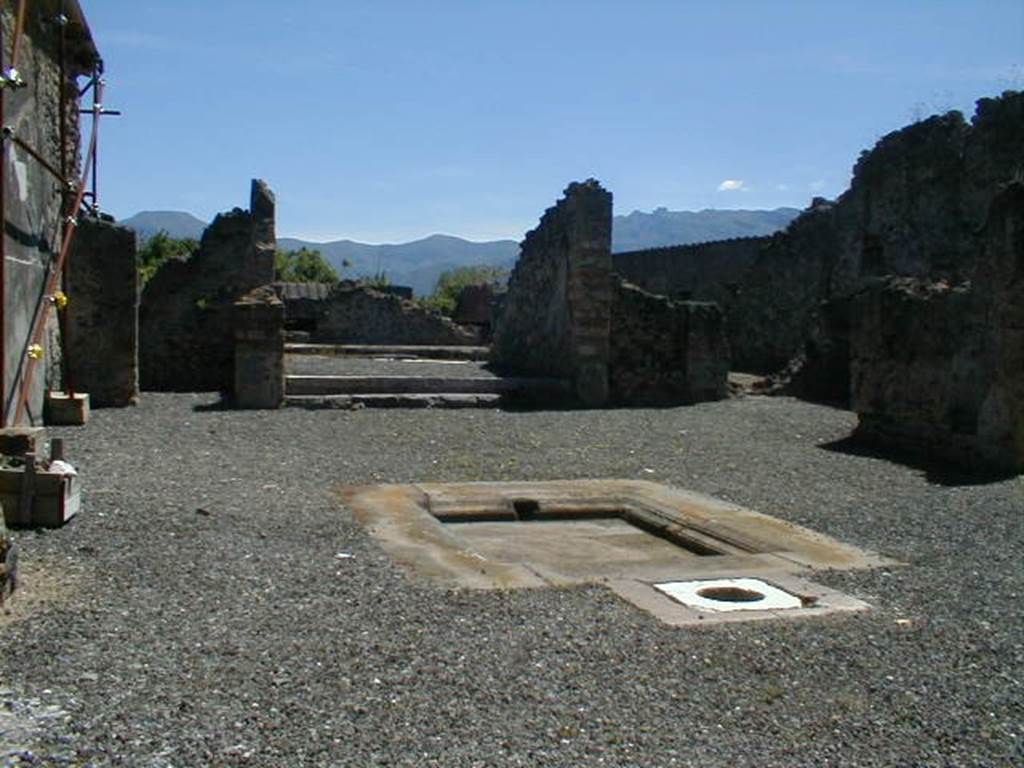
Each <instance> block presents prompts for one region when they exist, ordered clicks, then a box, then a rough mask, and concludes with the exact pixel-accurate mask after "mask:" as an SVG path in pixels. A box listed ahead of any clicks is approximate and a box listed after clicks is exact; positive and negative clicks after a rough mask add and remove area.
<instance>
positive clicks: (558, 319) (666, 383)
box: [492, 179, 728, 406]
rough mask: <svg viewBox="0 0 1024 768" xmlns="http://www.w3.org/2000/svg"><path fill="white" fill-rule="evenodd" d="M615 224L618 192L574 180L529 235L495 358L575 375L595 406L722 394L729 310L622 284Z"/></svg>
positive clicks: (500, 315)
mask: <svg viewBox="0 0 1024 768" xmlns="http://www.w3.org/2000/svg"><path fill="white" fill-rule="evenodd" d="M611 221H612V196H611V194H610V193H608V192H607V191H605V190H604V189H603V188H602V187H601V185H600V184H599V183H598V182H597V181H595V180H593V179H591V180H589V181H586V182H583V183H574V184H571V185H569V187H568V188H567V189H566V190H565V196H564V197H563V198H562V199H561V200H560V201H558V203H557V204H556V205H555V206H554V207H552V208H549V209H548V210H547V211H546V212H545V213H544V215H543V217H542V218H541V221H540V224H539V225H538V226H537V228H536V229H534V230H532V231H530V232H529V233H527V235H526V238H525V239H524V241H523V243H522V245H521V250H520V256H519V260H518V261H517V263H516V266H515V268H514V269H513V271H512V275H511V277H510V278H509V287H508V292H507V294H506V295H505V298H504V301H503V302H502V305H501V308H500V310H499V311H498V312H497V316H496V319H495V325H494V344H493V348H492V354H493V357H494V360H495V362H496V363H497V364H498V365H499V366H501V367H504V368H508V369H510V370H513V371H516V372H524V373H530V374H535V375H542V376H554V377H560V378H565V379H568V380H570V381H572V382H573V386H574V390H575V393H576V396H577V398H578V399H579V400H580V401H581V402H582V403H584V404H585V405H590V406H598V405H604V404H606V403H614V404H623V405H626V404H659V405H660V404H678V403H683V402H694V401H696V400H704V399H715V398H718V397H723V396H724V394H725V386H726V381H725V377H726V372H727V370H728V346H727V344H726V343H725V340H724V337H723V334H722V319H721V314H720V313H719V312H718V310H717V308H716V307H714V306H713V305H707V304H691V303H687V302H675V301H672V300H670V299H668V298H666V297H664V296H656V295H654V294H651V293H647V292H644V291H642V290H640V289H638V288H636V287H635V286H630V285H623V284H622V282H621V281H620V280H619V279H618V277H617V276H615V275H614V273H613V272H612V259H611Z"/></svg>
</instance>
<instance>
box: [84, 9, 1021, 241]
mask: <svg viewBox="0 0 1024 768" xmlns="http://www.w3.org/2000/svg"><path fill="white" fill-rule="evenodd" d="M81 2H82V6H83V8H84V10H85V13H86V16H87V17H88V19H89V22H90V25H91V27H92V32H93V37H94V38H95V40H96V43H97V45H98V47H99V49H100V51H101V53H102V55H103V57H104V59H105V62H106V68H107V78H106V79H107V83H108V91H107V97H106V99H105V101H106V106H108V107H110V108H116V109H121V110H123V111H124V115H123V116H122V117H116V118H109V119H107V120H106V121H105V122H104V124H103V128H102V133H101V151H102V157H101V167H100V202H101V204H102V205H103V207H104V208H106V209H107V210H108V211H110V212H112V213H114V214H115V215H116V216H119V217H127V216H129V215H131V214H133V213H135V212H137V211H140V210H154V209H159V210H185V211H189V212H192V213H194V214H196V215H198V216H200V217H201V218H204V219H206V218H212V216H213V215H214V214H215V213H216V212H218V211H221V210H227V209H230V208H232V207H234V206H241V207H245V206H246V205H247V203H248V188H249V186H248V185H249V179H250V178H253V177H260V178H264V179H266V180H267V181H268V182H269V183H270V185H271V186H272V188H273V189H274V190H275V192H276V193H277V197H278V232H279V234H282V235H290V236H296V237H303V238H306V239H311V240H331V239H340V238H351V239H355V240H363V241H367V242H400V241H405V240H410V239H414V238H417V237H421V236H425V235H428V234H431V233H434V232H443V233H448V234H455V235H461V236H464V237H469V238H471V239H492V238H501V237H510V238H514V239H519V238H521V237H522V235H523V233H524V232H525V231H526V230H528V229H530V228H531V227H533V226H535V225H536V222H537V220H538V218H539V216H540V215H541V213H542V212H543V210H544V209H545V208H546V207H547V206H549V205H551V204H552V203H553V202H554V201H555V199H556V198H557V197H559V196H560V194H561V191H562V190H563V189H564V188H565V186H566V185H567V184H568V182H570V181H573V180H580V179H585V178H588V177H591V176H593V177H596V178H598V179H600V180H601V182H602V183H604V185H605V186H606V187H607V188H609V189H610V190H611V191H612V192H613V194H614V196H615V211H616V213H629V212H630V211H632V210H634V209H640V210H651V209H653V208H655V207H657V206H665V207H667V208H669V209H672V210H698V209H701V208H774V207H777V206H783V205H789V206H795V207H804V206H805V205H806V204H807V203H808V201H809V200H810V198H811V197H812V196H813V195H825V196H830V197H831V196H835V195H838V194H839V193H841V192H842V191H843V190H844V189H845V188H846V187H847V185H848V183H849V177H850V170H851V168H852V166H853V163H854V162H855V161H856V159H857V156H858V154H859V153H860V152H861V151H862V150H863V149H866V148H869V147H870V146H872V145H873V144H874V142H875V141H877V139H878V138H880V137H881V136H883V135H884V134H886V133H888V132H889V131H891V130H895V129H896V128H899V127H901V126H902V125H905V124H906V123H909V122H912V121H913V120H914V119H917V118H919V117H922V116H926V115H928V114H930V113H932V112H936V111H945V110H947V109H960V110H962V111H964V112H965V113H967V114H968V115H970V114H971V113H972V112H973V104H974V101H975V100H976V99H977V98H980V97H982V96H993V95H996V94H998V93H1000V92H1001V91H1003V90H1006V89H1009V88H1014V89H1024V2H1022V1H1021V0H1005V1H1004V0H963V1H961V2H946V1H945V0H927V1H922V2H915V1H913V0H907V1H903V0H889V1H888V2H879V1H876V0H857V2H852V1H850V2H839V1H831V2H824V1H822V0H814V1H812V0H806V1H798V0H793V1H792V2H789V1H786V0H759V1H756V2H743V1H741V0H693V1H688V0H675V1H670V0H546V1H540V0H432V2H426V1H424V2H413V1H412V0H372V1H368V2H363V1H362V0H293V1H292V2H280V0H275V1H274V2H270V1H269V0H247V1H246V2H241V1H240V0H203V1H198V0H174V2H171V1H170V0H166V1H163V0H161V1H159V2H157V1H152V0H81Z"/></svg>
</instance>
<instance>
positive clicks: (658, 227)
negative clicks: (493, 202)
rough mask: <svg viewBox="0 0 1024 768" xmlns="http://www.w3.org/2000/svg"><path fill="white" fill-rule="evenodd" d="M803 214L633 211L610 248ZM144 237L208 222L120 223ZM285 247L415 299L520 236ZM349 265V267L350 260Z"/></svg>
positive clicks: (188, 217) (150, 217)
mask: <svg viewBox="0 0 1024 768" xmlns="http://www.w3.org/2000/svg"><path fill="white" fill-rule="evenodd" d="M799 213H800V211H798V210H797V209H796V208H776V209H775V210H773V211H745V210H703V211H669V210H667V209H665V208H658V209H656V210H654V211H652V212H651V213H643V212H641V211H633V213H631V214H629V215H628V216H616V217H615V218H614V220H613V222H612V250H613V251H632V250H637V249H640V248H657V247H659V246H664V245H685V244H687V243H701V242H706V241H708V240H724V239H726V238H730V237H751V236H755V235H769V234H771V233H773V232H776V231H778V230H780V229H783V228H785V226H786V225H787V224H789V222H790V221H792V220H793V219H794V218H795V217H796V216H797V215H798V214H799ZM121 223H122V224H124V225H125V226H129V227H133V228H134V229H135V231H136V232H138V233H139V234H140V236H141V237H143V238H145V237H150V236H152V235H154V234H156V233H157V232H159V231H160V230H164V231H166V232H167V234H169V235H170V236H171V237H178V238H183V237H192V238H196V239H199V237H200V236H201V235H202V233H203V229H204V228H205V227H206V224H204V223H203V222H202V221H200V220H199V219H197V218H196V217H195V216H193V215H192V214H190V213H183V212H180V211H143V212H142V213H137V214H135V215H134V216H132V217H131V218H129V219H125V220H124V221H122V222H121ZM277 243H278V246H279V247H280V248H282V249H292V250H295V249H299V248H311V249H316V250H318V251H320V252H321V253H322V254H323V255H324V257H325V258H326V259H327V260H328V261H329V262H330V263H331V265H332V266H333V267H334V268H335V270H337V272H338V274H339V275H341V276H342V277H367V276H372V275H375V274H378V273H380V272H383V273H384V274H386V275H387V277H388V278H389V279H390V280H391V282H392V284H394V285H409V286H412V289H413V290H414V291H415V292H416V295H417V296H424V295H428V294H430V293H432V292H433V290H434V284H435V283H436V282H437V278H438V276H440V274H441V273H442V272H444V271H445V270H448V269H454V268H456V267H463V266H472V265H477V264H486V265H488V266H494V267H505V268H509V269H510V268H511V267H512V265H513V264H514V263H515V260H516V258H517V257H518V256H519V244H518V243H517V242H516V241H515V240H491V241H488V242H480V243H477V242H472V241H470V240H463V239H462V238H460V237H452V236H450V235H431V236H430V237H425V238H423V239H422V240H415V241H413V242H411V243H396V244H385V245H370V244H368V243H358V242H355V241H353V240H335V241H333V242H329V243H315V242H311V241H309V240H298V239H296V238H292V237H281V238H278V241H277ZM346 262H347V264H348V266H345V264H346Z"/></svg>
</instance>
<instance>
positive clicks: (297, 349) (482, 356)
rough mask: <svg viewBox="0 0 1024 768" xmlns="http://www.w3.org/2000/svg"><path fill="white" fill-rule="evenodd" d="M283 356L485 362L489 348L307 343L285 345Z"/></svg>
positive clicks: (489, 351) (488, 354)
mask: <svg viewBox="0 0 1024 768" xmlns="http://www.w3.org/2000/svg"><path fill="white" fill-rule="evenodd" d="M284 351H285V354H286V355H326V356H335V357H342V356H349V357H393V358H423V359H433V360H487V359H488V358H489V356H490V353H491V348H490V347H454V346H448V347H445V346H436V345H425V344H307V343H288V344H285V345H284Z"/></svg>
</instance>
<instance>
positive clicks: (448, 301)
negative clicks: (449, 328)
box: [423, 264, 509, 315]
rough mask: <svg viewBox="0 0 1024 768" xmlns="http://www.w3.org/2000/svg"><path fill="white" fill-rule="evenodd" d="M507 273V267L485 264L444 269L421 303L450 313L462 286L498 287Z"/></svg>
mask: <svg viewBox="0 0 1024 768" xmlns="http://www.w3.org/2000/svg"><path fill="white" fill-rule="evenodd" d="M508 274H509V273H508V270H507V269H504V268H502V267H491V266H487V265H486V264H478V265H475V266H470V267H456V268H455V269H449V270H446V271H444V272H442V273H441V274H440V276H439V277H438V278H437V283H436V284H435V285H434V292H433V293H432V294H431V295H430V296H427V297H426V298H425V299H423V304H424V305H426V306H427V307H430V308H431V309H436V310H438V311H439V312H441V313H442V314H445V315H451V314H452V313H453V312H455V304H456V302H457V301H458V298H459V294H460V293H462V289H463V288H465V287H466V286H468V285H491V286H493V287H499V286H501V285H504V284H505V282H506V281H507V280H508Z"/></svg>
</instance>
